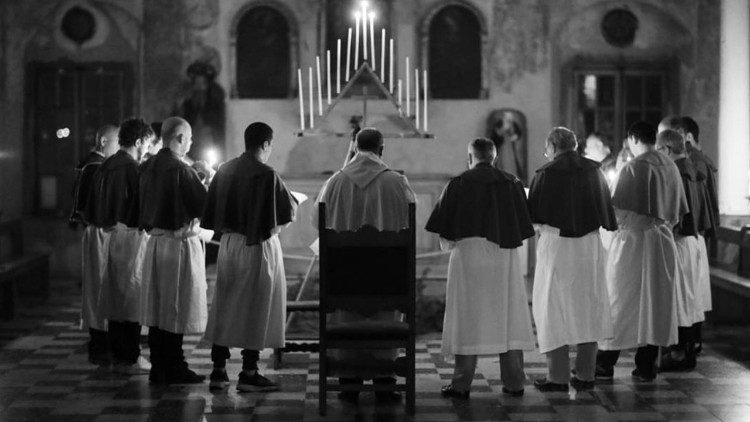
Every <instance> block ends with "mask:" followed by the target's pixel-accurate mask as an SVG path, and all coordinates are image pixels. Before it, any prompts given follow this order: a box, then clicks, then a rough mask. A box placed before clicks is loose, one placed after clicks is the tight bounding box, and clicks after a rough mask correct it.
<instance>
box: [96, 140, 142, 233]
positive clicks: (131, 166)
mask: <svg viewBox="0 0 750 422" xmlns="http://www.w3.org/2000/svg"><path fill="white" fill-rule="evenodd" d="M87 209H93V210H94V211H92V212H91V214H92V215H93V216H94V218H93V219H91V223H92V224H94V225H95V226H97V227H112V226H114V225H115V224H117V223H123V224H125V225H126V226H128V227H138V163H137V162H136V161H135V159H133V157H131V156H130V155H128V154H127V153H126V152H124V151H119V152H117V153H116V154H115V155H113V156H111V157H109V158H108V159H106V160H105V161H104V162H103V163H102V164H101V165H100V166H99V169H98V170H97V171H96V175H95V176H94V188H93V189H91V195H90V200H89V203H88V206H87Z"/></svg>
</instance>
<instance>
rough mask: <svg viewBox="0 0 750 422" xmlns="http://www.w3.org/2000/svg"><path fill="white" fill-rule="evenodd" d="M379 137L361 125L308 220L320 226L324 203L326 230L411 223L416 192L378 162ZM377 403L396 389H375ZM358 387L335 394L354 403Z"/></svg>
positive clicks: (348, 354)
mask: <svg viewBox="0 0 750 422" xmlns="http://www.w3.org/2000/svg"><path fill="white" fill-rule="evenodd" d="M382 156H383V135H382V134H381V133H380V132H379V131H378V130H377V129H374V128H364V129H362V130H361V131H360V132H359V133H358V134H357V136H356V154H355V155H354V156H353V157H352V159H351V160H349V161H348V162H347V163H346V165H345V166H344V168H342V169H341V171H338V172H336V174H334V175H333V176H331V178H330V179H328V180H327V181H326V183H325V184H324V185H323V188H322V189H321V191H320V194H319V195H318V200H317V202H316V204H315V206H314V207H313V216H312V224H313V227H315V228H316V229H318V204H320V203H324V204H326V228H329V229H333V230H336V231H356V230H358V229H360V228H361V227H362V226H365V225H369V226H372V227H374V228H375V229H377V230H380V231H400V230H402V229H404V228H406V227H408V226H409V204H410V203H414V202H415V201H416V196H415V194H414V191H412V189H411V187H410V186H409V182H408V181H407V179H406V177H405V176H403V175H401V174H399V173H397V172H395V171H393V170H390V169H389V168H388V166H387V165H386V164H385V163H384V162H383V160H382ZM363 318H364V316H362V315H358V314H355V313H353V312H348V311H339V312H337V313H335V314H334V315H332V316H331V323H332V324H333V323H337V322H345V321H352V320H361V319H363ZM369 318H371V319H374V320H378V319H380V320H393V319H394V318H400V316H398V315H395V314H394V312H384V311H383V312H378V313H375V314H374V315H372V316H370V317H369ZM337 352H339V355H338V357H339V358H342V359H356V358H357V357H358V356H361V357H362V359H387V360H393V359H395V358H396V351H395V350H393V351H389V350H385V351H383V350H378V351H372V352H360V351H349V350H342V351H337ZM339 382H340V383H342V384H345V383H360V384H361V383H362V378H361V377H360V376H359V375H358V374H348V376H347V377H344V378H340V379H339ZM373 382H374V383H384V384H385V383H388V384H392V383H395V382H396V379H395V378H394V377H393V374H381V375H379V376H377V377H376V378H374V379H373ZM375 395H376V398H377V399H378V400H379V401H382V402H387V401H393V400H398V399H400V395H399V394H398V393H395V392H380V391H378V392H376V393H375ZM358 396H359V393H358V392H357V391H342V392H341V393H339V398H340V399H342V400H345V401H349V402H356V401H357V398H358Z"/></svg>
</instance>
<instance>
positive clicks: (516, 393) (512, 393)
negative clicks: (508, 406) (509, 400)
mask: <svg viewBox="0 0 750 422" xmlns="http://www.w3.org/2000/svg"><path fill="white" fill-rule="evenodd" d="M503 394H506V395H508V396H511V397H521V396H523V388H522V389H520V390H516V391H511V390H508V389H507V388H505V387H503Z"/></svg>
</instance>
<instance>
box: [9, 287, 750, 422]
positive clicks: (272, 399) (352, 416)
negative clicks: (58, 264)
mask: <svg viewBox="0 0 750 422" xmlns="http://www.w3.org/2000/svg"><path fill="white" fill-rule="evenodd" d="M78 306H79V300H78V295H77V289H76V287H75V286H74V285H73V284H72V283H67V284H66V283H57V284H55V286H54V292H53V295H52V299H51V300H50V301H48V302H47V303H46V304H45V305H43V306H36V307H26V308H23V309H21V310H20V311H19V316H18V317H17V318H16V319H15V320H13V321H12V322H3V323H0V421H2V422H10V421H83V422H85V421H97V422H114V421H297V420H321V419H322V418H319V417H318V413H317V356H316V355H307V354H289V355H286V356H285V359H284V361H285V366H284V368H283V369H281V370H279V371H274V370H272V369H270V358H269V353H268V351H265V353H264V354H263V355H262V357H263V359H262V366H261V369H262V372H264V373H265V374H266V375H268V376H269V377H270V378H273V379H276V380H278V381H279V382H280V383H281V385H282V391H280V392H276V393H268V394H245V393H243V394H239V393H237V392H236V391H235V390H234V386H232V387H231V388H230V390H229V391H227V392H225V393H221V394H212V393H210V392H209V391H208V386H207V384H203V385H197V386H170V387H165V388H156V387H151V386H149V384H148V381H147V379H146V378H147V377H146V376H130V377H128V376H122V375H116V374H112V373H109V372H107V371H104V370H100V369H97V368H96V367H94V366H92V365H90V364H88V363H87V361H86V354H85V342H86V334H85V333H82V332H81V331H79V330H78V328H77V319H78V313H79V308H78ZM705 337H706V348H705V351H704V353H703V354H702V355H701V357H700V361H699V365H698V368H697V370H695V371H693V372H688V373H679V374H669V375H667V374H662V376H660V377H659V378H658V379H657V380H656V382H654V383H636V382H633V381H632V380H631V379H630V376H629V373H630V370H631V369H632V367H633V363H632V357H631V355H630V354H628V355H627V356H626V357H624V358H623V359H622V360H621V363H620V365H619V366H618V367H617V371H616V374H615V379H614V381H613V382H607V383H599V384H597V386H596V388H595V389H594V390H593V391H591V392H586V393H578V394H576V393H574V392H571V393H569V394H566V393H539V392H538V391H536V390H535V389H534V387H533V386H531V385H530V383H531V380H532V379H533V378H534V377H536V376H539V375H540V374H544V372H545V365H544V363H543V359H542V356H541V355H539V353H537V352H530V353H527V354H526V372H527V374H528V376H529V381H528V385H527V387H526V395H525V396H524V397H521V398H510V397H505V396H503V395H502V394H501V392H500V389H501V385H500V379H499V368H498V364H497V359H491V358H487V359H482V360H480V364H479V371H478V373H477V377H476V379H475V382H474V386H473V390H472V397H471V400H470V401H468V402H454V401H451V400H447V399H443V398H441V397H440V394H439V389H440V386H441V385H443V384H444V383H446V382H447V380H448V379H449V378H450V373H451V366H450V364H449V363H446V362H445V361H444V360H443V357H442V356H441V354H440V346H439V336H437V335H433V336H425V337H422V338H420V341H419V344H418V346H417V372H418V377H417V413H416V415H415V417H414V418H410V417H407V416H405V415H404V409H403V406H402V405H398V406H387V407H376V406H375V405H374V404H373V400H372V398H371V397H367V396H363V398H362V400H361V402H360V405H359V406H358V407H355V406H351V405H343V404H341V403H340V402H339V401H338V400H337V399H336V398H335V393H332V394H331V395H330V396H329V401H328V403H329V408H328V417H327V418H325V419H324V420H357V421H371V420H372V421H391V420H396V421H400V420H417V421H463V420H466V421H479V420H518V421H557V420H561V421H657V420H658V421H664V420H700V421H718V420H720V421H744V420H748V421H750V329H748V327H707V329H706V333H705ZM185 348H186V350H187V352H188V355H189V362H190V365H191V367H193V368H194V369H195V370H197V371H199V372H201V373H205V374H208V373H209V371H210V368H211V363H210V359H209V349H208V348H207V345H205V344H203V343H202V342H201V339H200V337H199V336H190V337H187V338H186V341H185ZM147 352H148V350H144V353H145V354H147ZM236 352H237V351H235V353H234V356H233V359H232V360H231V361H230V363H229V365H228V370H229V373H230V378H232V380H233V381H235V380H236V376H237V373H238V372H239V370H240V360H239V359H238V358H239V353H236Z"/></svg>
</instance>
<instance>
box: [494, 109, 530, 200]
mask: <svg viewBox="0 0 750 422" xmlns="http://www.w3.org/2000/svg"><path fill="white" fill-rule="evenodd" d="M487 133H488V138H490V139H491V140H492V142H494V143H495V148H497V161H495V167H497V168H498V169H500V170H503V171H507V172H508V173H511V174H514V175H516V176H517V177H518V178H519V179H521V181H522V182H523V183H524V185H527V184H528V180H527V167H528V157H527V155H528V152H527V151H528V145H527V143H528V140H527V133H528V132H527V131H526V116H524V114H523V113H521V112H520V111H518V110H515V109H512V108H502V109H499V110H495V111H493V112H492V113H490V116H489V118H488V119H487Z"/></svg>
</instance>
